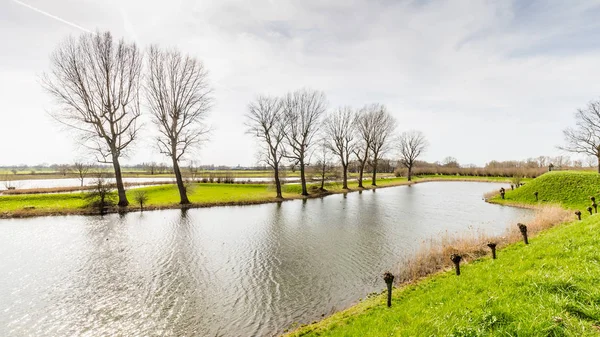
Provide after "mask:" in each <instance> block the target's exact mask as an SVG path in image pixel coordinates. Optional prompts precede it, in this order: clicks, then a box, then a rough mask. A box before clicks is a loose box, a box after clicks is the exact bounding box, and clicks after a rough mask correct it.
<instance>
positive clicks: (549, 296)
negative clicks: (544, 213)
mask: <svg viewBox="0 0 600 337" xmlns="http://www.w3.org/2000/svg"><path fill="white" fill-rule="evenodd" d="M536 191H537V192H538V193H539V199H540V201H539V202H536V201H535V196H534V194H533V193H534V192H536ZM599 194H600V175H598V174H594V173H582V172H554V173H549V174H545V175H543V176H541V177H539V178H537V179H535V180H532V181H530V182H528V183H527V184H525V186H523V187H521V188H518V189H516V190H515V191H508V192H507V193H506V200H503V201H502V200H499V199H500V198H499V197H496V198H495V199H494V200H492V201H493V202H498V203H503V204H518V205H521V206H534V205H537V206H539V205H547V204H559V205H561V206H562V207H565V208H568V209H569V212H568V213H569V214H566V215H567V216H568V217H569V218H570V219H575V216H574V215H573V214H572V211H573V210H575V209H581V210H584V209H585V208H587V206H588V205H589V204H590V203H591V202H590V201H589V197H590V196H592V195H594V196H596V197H598V196H599ZM538 220H539V219H538ZM527 225H529V226H530V227H532V225H533V224H530V223H528V224H527ZM512 234H513V236H514V235H515V234H516V235H517V238H518V233H515V231H513V232H512ZM599 248H600V216H598V215H596V214H594V215H593V216H589V214H588V215H587V216H584V219H583V220H582V221H571V222H568V223H565V224H563V225H561V226H557V227H554V228H551V229H547V230H545V231H543V232H542V233H541V234H540V235H539V236H535V237H533V238H532V239H531V240H530V244H529V245H527V246H526V245H524V244H523V243H521V242H518V243H514V244H510V245H508V246H506V247H505V248H503V249H502V250H500V251H499V253H498V259H497V260H492V259H490V258H489V257H484V258H479V259H477V260H474V261H472V262H471V263H469V264H466V265H464V266H462V268H461V276H455V275H453V272H451V271H447V272H442V273H438V274H435V275H432V276H429V277H426V278H425V279H424V280H421V281H419V282H416V283H414V284H409V285H405V286H403V287H401V288H399V289H396V290H395V291H394V293H393V305H392V308H387V307H386V306H385V294H381V295H376V296H374V297H371V298H368V299H366V300H364V301H362V302H361V303H359V304H357V305H356V306H354V307H351V308H350V309H348V310H345V311H342V312H339V313H336V314H334V315H332V316H331V317H328V318H326V319H325V320H323V321H321V322H318V323H315V324H312V325H308V326H306V327H303V328H301V329H299V330H297V331H295V332H293V333H291V336H517V335H518V336H598V334H599V333H600V288H599V287H598V284H599V282H600V249H599ZM382 285H383V281H382Z"/></svg>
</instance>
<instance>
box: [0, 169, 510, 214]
mask: <svg viewBox="0 0 600 337" xmlns="http://www.w3.org/2000/svg"><path fill="white" fill-rule="evenodd" d="M428 181H481V182H501V181H505V182H506V181H507V179H506V178H498V177H490V178H489V179H482V178H481V177H464V176H424V177H415V179H414V180H413V181H412V182H408V181H407V180H406V178H381V179H378V180H377V186H371V185H370V181H365V182H363V185H364V186H365V187H364V188H363V189H361V188H358V182H357V181H356V180H353V181H349V182H348V187H349V189H348V190H344V189H342V185H341V183H339V182H329V183H326V184H325V191H321V190H320V184H318V183H313V184H309V186H308V187H309V196H307V197H305V196H302V195H301V187H300V185H299V184H288V185H284V186H283V192H284V193H283V199H277V198H275V191H274V188H273V186H272V185H269V184H217V183H194V184H191V185H190V187H189V192H188V194H189V199H190V200H191V202H192V203H191V204H190V205H186V206H182V205H179V204H178V200H179V194H178V192H177V187H176V186H175V185H173V184H168V185H161V186H151V187H142V188H134V189H130V190H128V191H127V194H128V199H129V201H130V205H129V206H128V207H127V208H117V207H114V208H111V209H109V210H108V213H117V212H136V211H140V210H141V208H140V206H139V205H136V204H135V203H134V198H133V195H134V193H135V192H136V191H139V190H141V191H145V192H146V194H147V197H148V201H147V202H146V204H145V205H144V210H159V209H178V208H182V207H186V208H202V207H213V206H237V205H252V204H264V203H273V202H282V201H287V200H297V199H306V198H320V197H324V196H327V195H330V194H339V193H352V192H359V191H363V190H372V189H377V188H385V187H393V186H402V185H409V184H413V183H420V182H428ZM86 204H87V201H86V200H85V193H55V194H35V195H3V196H0V218H24V217H34V216H49V215H94V214H97V213H98V212H97V210H95V209H91V208H89V207H86Z"/></svg>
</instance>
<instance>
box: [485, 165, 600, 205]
mask: <svg viewBox="0 0 600 337" xmlns="http://www.w3.org/2000/svg"><path fill="white" fill-rule="evenodd" d="M535 192H538V198H539V201H538V202H536V201H535V195H534V193H535ZM591 196H595V197H596V198H598V200H596V202H597V203H600V174H598V173H595V172H589V171H587V172H577V171H562V172H548V173H546V174H543V175H541V176H540V177H538V178H536V179H535V180H533V181H531V182H529V183H525V185H524V186H522V187H519V188H517V189H515V190H514V191H512V190H508V191H507V192H506V195H505V200H504V201H503V200H501V199H500V197H499V196H498V197H495V198H494V199H493V201H494V202H498V203H507V204H510V203H521V204H539V203H555V204H560V205H561V206H563V207H565V208H568V209H573V210H575V209H579V210H581V212H582V213H585V209H586V208H587V207H588V206H590V205H591V203H592V202H591V201H590V197H591Z"/></svg>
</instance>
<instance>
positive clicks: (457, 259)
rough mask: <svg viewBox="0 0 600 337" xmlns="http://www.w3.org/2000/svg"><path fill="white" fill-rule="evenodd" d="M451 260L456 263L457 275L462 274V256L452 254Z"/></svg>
mask: <svg viewBox="0 0 600 337" xmlns="http://www.w3.org/2000/svg"><path fill="white" fill-rule="evenodd" d="M450 260H452V262H453V263H454V268H455V269H456V275H460V260H462V256H460V255H459V254H452V255H450Z"/></svg>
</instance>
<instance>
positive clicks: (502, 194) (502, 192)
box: [500, 187, 506, 199]
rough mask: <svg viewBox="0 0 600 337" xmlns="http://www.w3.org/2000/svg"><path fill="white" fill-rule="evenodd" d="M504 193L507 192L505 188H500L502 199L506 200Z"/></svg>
mask: <svg viewBox="0 0 600 337" xmlns="http://www.w3.org/2000/svg"><path fill="white" fill-rule="evenodd" d="M504 193H506V190H505V189H504V187H500V196H501V197H502V199H504Z"/></svg>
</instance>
